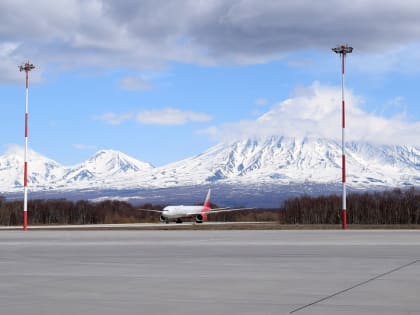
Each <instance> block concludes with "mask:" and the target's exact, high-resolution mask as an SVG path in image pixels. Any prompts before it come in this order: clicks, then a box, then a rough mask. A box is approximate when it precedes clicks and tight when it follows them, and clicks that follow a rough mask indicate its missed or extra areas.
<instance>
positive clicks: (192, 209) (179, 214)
mask: <svg viewBox="0 0 420 315" xmlns="http://www.w3.org/2000/svg"><path fill="white" fill-rule="evenodd" d="M203 209H204V207H203V206H183V205H181V206H166V207H165V208H163V211H162V214H161V218H162V219H168V220H174V219H179V218H185V217H191V216H194V215H198V214H200V213H201V212H202V211H203ZM162 221H165V220H162Z"/></svg>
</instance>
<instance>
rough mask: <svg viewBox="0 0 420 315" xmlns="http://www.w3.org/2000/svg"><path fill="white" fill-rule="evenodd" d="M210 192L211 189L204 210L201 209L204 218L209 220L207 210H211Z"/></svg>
mask: <svg viewBox="0 0 420 315" xmlns="http://www.w3.org/2000/svg"><path fill="white" fill-rule="evenodd" d="M210 194H211V189H210V188H209V191H208V192H207V196H206V200H204V205H203V210H201V214H202V216H203V220H204V221H205V220H207V212H208V211H209V210H210Z"/></svg>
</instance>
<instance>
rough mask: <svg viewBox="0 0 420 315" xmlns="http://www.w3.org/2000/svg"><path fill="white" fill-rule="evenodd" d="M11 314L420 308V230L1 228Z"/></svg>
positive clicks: (4, 299) (1, 286)
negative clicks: (91, 229) (94, 229)
mask: <svg viewBox="0 0 420 315" xmlns="http://www.w3.org/2000/svg"><path fill="white" fill-rule="evenodd" d="M0 279H1V281H0V307H1V313H2V314H19V315H20V314H39V315H41V314H42V315H49V314H97V315H102V314H119V315H123V314H171V315H174V314H176V315H177V314H179V315H181V314H185V315H189V314H200V315H207V314H212V315H213V314H298V315H300V314H389V315H391V314H392V315H395V314H420V301H419V298H418V292H420V230H346V231H342V230H216V231H212V230H209V231H208V230H159V231H143V230H129V231H122V230H98V231H83V230H51V231H45V230H29V231H26V232H23V231H18V230H6V229H4V230H1V231H0Z"/></svg>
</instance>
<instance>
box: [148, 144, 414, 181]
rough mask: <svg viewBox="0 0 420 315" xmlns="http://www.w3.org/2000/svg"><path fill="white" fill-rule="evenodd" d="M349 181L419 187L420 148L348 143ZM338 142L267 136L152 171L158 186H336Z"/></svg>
mask: <svg viewBox="0 0 420 315" xmlns="http://www.w3.org/2000/svg"><path fill="white" fill-rule="evenodd" d="M346 150H347V169H348V182H349V184H350V185H354V186H364V185H369V184H372V183H375V184H377V185H390V186H394V185H396V186H399V185H404V184H405V183H411V184H413V185H419V184H420V148H416V147H403V146H374V145H370V144H366V143H348V144H347V146H346ZM341 154H342V153H341V143H339V142H337V141H330V140H325V139H310V138H302V139H296V138H284V137H270V138H266V139H264V140H244V141H238V142H235V143H233V144H230V145H224V144H218V145H216V146H214V147H212V148H210V149H209V150H207V151H206V152H204V153H203V154H200V155H198V156H195V157H193V158H189V159H185V160H182V161H179V162H175V163H172V164H169V165H167V166H165V167H163V168H159V169H156V171H157V172H156V173H155V174H154V175H155V181H156V182H157V183H159V185H160V186H171V185H172V184H175V183H183V184H188V185H194V184H203V183H206V182H207V183H212V182H213V183H214V182H225V183H234V182H237V183H243V184H250V183H259V184H264V183H274V182H275V183H279V184H288V183H304V182H317V183H329V182H335V183H337V182H340V181H341Z"/></svg>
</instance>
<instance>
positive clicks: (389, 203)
mask: <svg viewBox="0 0 420 315" xmlns="http://www.w3.org/2000/svg"><path fill="white" fill-rule="evenodd" d="M213 206H214V207H216V205H213ZM136 208H137V207H135V206H133V205H131V204H129V203H127V202H123V201H111V200H108V201H103V202H98V203H94V202H89V201H85V200H80V201H77V202H73V201H69V200H65V199H52V200H30V201H29V203H28V211H29V212H28V214H29V215H28V218H29V224H104V223H135V222H157V221H159V214H158V213H153V212H145V211H138V210H136ZM140 208H146V209H158V210H160V209H162V208H163V206H161V205H152V204H144V205H141V206H140ZM22 209H23V203H22V201H7V200H6V199H5V198H4V197H1V196H0V225H20V224H21V223H22ZM347 214H348V223H349V224H420V190H418V189H415V188H410V189H407V190H401V189H394V190H386V191H376V192H363V193H352V194H349V195H348V197H347ZM209 220H210V221H233V222H235V221H242V222H243V221H249V222H251V221H265V222H279V223H281V224H340V222H341V197H340V196H337V195H329V196H319V197H311V196H302V197H296V198H290V199H288V200H286V201H285V202H284V203H283V204H282V205H281V206H280V207H278V208H274V209H264V208H262V209H256V210H245V211H233V212H222V213H218V214H216V213H215V214H210V215H209Z"/></svg>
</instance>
